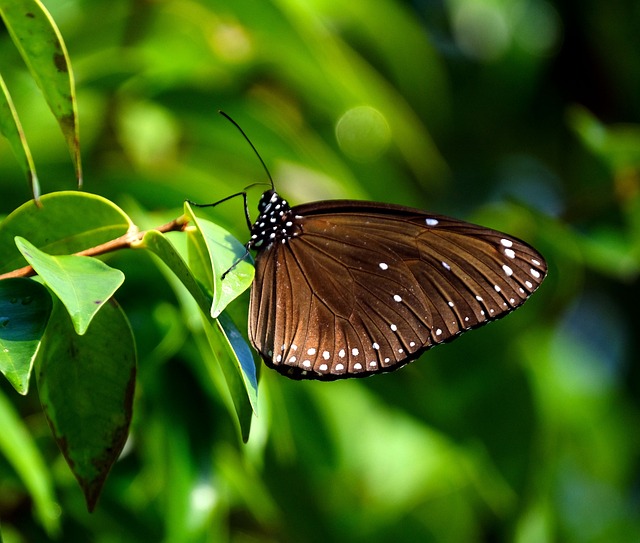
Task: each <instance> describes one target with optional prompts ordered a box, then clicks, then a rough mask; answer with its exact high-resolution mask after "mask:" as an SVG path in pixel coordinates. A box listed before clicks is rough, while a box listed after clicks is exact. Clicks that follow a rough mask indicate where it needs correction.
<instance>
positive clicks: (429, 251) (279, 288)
mask: <svg viewBox="0 0 640 543" xmlns="http://www.w3.org/2000/svg"><path fill="white" fill-rule="evenodd" d="M292 212H293V214H294V215H295V219H294V220H295V221H296V223H297V224H296V227H299V232H300V234H299V235H297V236H295V237H291V238H289V239H287V240H286V242H283V243H273V244H272V245H270V246H269V247H267V248H264V249H263V250H262V251H260V252H259V253H258V255H257V256H256V279H255V281H254V284H253V286H252V291H251V307H250V319H249V334H250V339H251V341H252V343H253V345H254V346H255V348H256V349H257V350H258V352H259V353H260V355H261V356H262V358H263V359H264V360H265V362H266V364H267V365H268V366H270V367H273V368H275V369H276V370H277V371H279V372H280V373H282V374H283V375H286V376H287V377H290V378H293V379H322V380H334V379H341V378H348V377H364V376H367V375H371V374H373V373H381V372H385V371H391V370H394V369H397V368H398V367H401V366H402V365H404V364H406V363H407V362H409V361H411V360H414V359H415V358H417V357H418V356H420V355H421V354H422V353H423V352H424V351H425V350H427V349H429V348H431V347H432V346H434V345H437V344H439V343H442V342H445V341H448V340H451V339H453V338H455V337H456V336H457V335H459V334H460V333H462V332H464V331H466V330H469V329H471V328H474V327H477V326H481V325H483V324H486V323H487V322H490V321H492V320H495V319H497V318H500V317H502V316H504V315H506V314H507V313H509V312H511V311H513V310H514V309H515V308H517V307H518V306H520V305H521V304H522V303H524V301H525V300H526V299H527V298H528V297H529V296H530V295H531V293H533V292H534V291H535V290H536V288H537V287H538V286H539V285H540V283H541V282H542V280H543V279H544V277H545V275H546V270H547V268H546V263H545V262H544V259H543V258H542V256H541V255H540V254H539V253H538V252H537V251H535V249H533V248H532V247H530V246H529V245H527V244H526V243H524V242H522V241H520V240H518V239H516V238H514V237H512V236H508V235H506V234H503V233H501V232H498V231H495V230H491V229H487V228H483V227H481V226H477V225H473V224H470V223H467V222H463V221H459V220H456V219H452V218H449V217H444V216H439V215H433V214H426V213H424V212H421V211H419V210H415V209H410V208H405V207H400V206H393V205H388V204H374V203H369V202H358V201H325V202H318V203H312V204H307V205H302V206H297V207H294V208H293V209H292Z"/></svg>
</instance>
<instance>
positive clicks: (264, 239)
mask: <svg viewBox="0 0 640 543" xmlns="http://www.w3.org/2000/svg"><path fill="white" fill-rule="evenodd" d="M258 211H259V212H260V215H259V216H258V218H257V219H256V221H255V222H254V223H253V226H252V227H251V239H250V240H249V243H248V247H249V249H254V250H257V251H262V250H265V249H267V248H268V247H270V246H271V245H272V244H273V243H287V241H289V240H290V239H291V238H292V237H294V236H297V235H298V234H299V233H300V231H301V230H300V225H299V224H298V219H300V218H301V217H298V216H295V215H294V213H293V211H292V210H291V206H289V204H288V203H287V201H286V200H285V199H284V198H282V197H280V195H279V194H278V193H277V192H276V191H275V190H268V191H266V192H264V193H263V194H262V197H261V198H260V202H259V203H258Z"/></svg>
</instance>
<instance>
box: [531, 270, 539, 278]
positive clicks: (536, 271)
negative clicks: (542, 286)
mask: <svg viewBox="0 0 640 543" xmlns="http://www.w3.org/2000/svg"><path fill="white" fill-rule="evenodd" d="M530 271H531V275H533V276H534V277H535V278H536V279H540V272H539V271H538V270H534V269H533V268H531V270H530Z"/></svg>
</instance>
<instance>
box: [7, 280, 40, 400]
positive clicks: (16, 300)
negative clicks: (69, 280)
mask: <svg viewBox="0 0 640 543" xmlns="http://www.w3.org/2000/svg"><path fill="white" fill-rule="evenodd" d="M50 314H51V296H50V295H49V292H48V291H47V289H46V288H45V287H43V286H42V285H41V284H40V283H37V282H36V281H33V280H31V279H21V278H16V279H5V280H4V281H0V371H1V372H2V373H3V374H4V376H5V377H6V378H7V379H8V380H9V382H10V383H11V384H12V385H13V387H14V388H15V389H16V390H17V391H18V392H19V393H20V394H26V393H27V392H28V391H29V377H30V376H31V369H32V368H33V361H34V360H35V357H36V353H37V352H38V349H39V348H40V340H41V338H42V335H43V334H44V330H45V327H46V325H47V322H48V320H49V315H50Z"/></svg>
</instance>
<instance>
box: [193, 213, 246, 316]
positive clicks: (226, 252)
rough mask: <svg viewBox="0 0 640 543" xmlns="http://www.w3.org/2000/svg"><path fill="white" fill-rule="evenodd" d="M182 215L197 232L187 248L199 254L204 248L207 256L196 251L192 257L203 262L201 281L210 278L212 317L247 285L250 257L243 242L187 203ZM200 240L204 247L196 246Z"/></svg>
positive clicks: (220, 311) (200, 262)
mask: <svg viewBox="0 0 640 543" xmlns="http://www.w3.org/2000/svg"><path fill="white" fill-rule="evenodd" d="M185 214H186V215H187V216H188V217H189V218H190V220H191V221H192V223H193V224H194V225H195V226H196V228H197V229H198V232H199V233H200V236H198V237H197V238H196V239H195V240H193V241H194V244H193V245H192V246H191V247H192V248H193V249H196V250H198V251H199V252H200V253H203V252H204V249H205V248H206V253H207V256H204V254H199V255H198V257H197V258H194V259H193V260H195V261H196V262H197V263H199V264H203V265H204V266H205V268H206V270H207V271H206V279H205V277H203V278H201V279H200V280H201V281H203V282H204V281H206V282H205V283H204V284H207V283H208V284H210V283H211V278H213V279H212V280H213V304H212V306H211V316H212V317H214V318H216V317H217V316H218V315H220V314H221V313H222V311H224V308H225V307H226V306H227V305H228V304H229V303H230V302H232V301H233V300H234V299H235V298H237V297H238V296H239V295H240V294H242V293H243V292H244V291H245V290H247V289H248V288H249V287H250V286H251V283H252V281H253V275H254V268H253V266H252V265H251V263H250V262H248V259H249V258H250V257H249V255H248V254H247V251H246V249H245V247H244V245H242V244H241V243H240V242H239V241H238V240H236V239H235V238H234V237H233V236H232V235H231V234H230V233H229V232H228V231H226V230H225V229H224V228H222V227H220V226H218V225H217V224H214V223H212V222H211V221H208V220H206V219H202V218H199V217H196V216H195V214H194V213H193V210H192V209H191V206H190V205H189V204H188V203H185ZM200 241H204V247H203V246H202V245H199V242H200ZM207 261H208V262H207ZM207 264H208V265H207ZM225 273H226V275H224V274H225ZM223 275H224V280H223V279H222V276H223ZM207 279H208V281H207Z"/></svg>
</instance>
